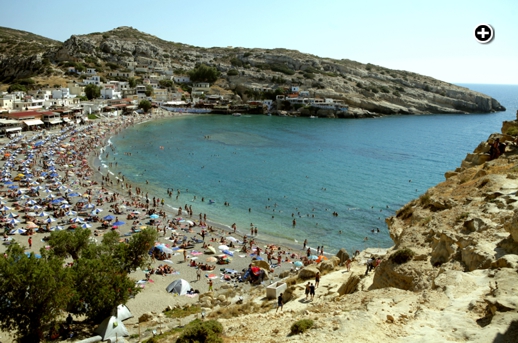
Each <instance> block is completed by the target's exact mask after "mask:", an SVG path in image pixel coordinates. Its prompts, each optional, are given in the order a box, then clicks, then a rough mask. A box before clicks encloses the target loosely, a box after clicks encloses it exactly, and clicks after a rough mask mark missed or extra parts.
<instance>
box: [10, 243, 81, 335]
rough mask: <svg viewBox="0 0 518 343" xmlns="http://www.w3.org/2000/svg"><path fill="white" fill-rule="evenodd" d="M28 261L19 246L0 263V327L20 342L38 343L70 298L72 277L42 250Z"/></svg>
mask: <svg viewBox="0 0 518 343" xmlns="http://www.w3.org/2000/svg"><path fill="white" fill-rule="evenodd" d="M41 254H42V257H41V258H36V257H35V256H34V254H31V255H30V256H29V257H28V256H27V255H25V253H24V252H23V248H21V247H20V246H19V245H18V244H13V245H11V246H9V248H8V250H7V258H2V259H0V275H1V276H2V277H1V278H0V287H1V288H0V289H2V295H1V296H0V327H1V328H2V330H4V331H11V332H13V331H16V334H17V335H18V336H19V338H20V341H21V342H39V341H40V340H41V339H42V338H43V334H44V330H43V329H44V328H45V327H50V326H52V325H54V324H55V323H56V321H57V318H58V316H60V315H61V311H62V310H64V309H65V308H66V305H67V303H68V302H69V300H70V299H71V297H72V295H73V288H72V285H73V282H72V273H71V270H70V268H63V264H64V259H63V258H60V257H58V256H57V255H54V254H51V253H49V252H47V251H45V249H42V251H41Z"/></svg>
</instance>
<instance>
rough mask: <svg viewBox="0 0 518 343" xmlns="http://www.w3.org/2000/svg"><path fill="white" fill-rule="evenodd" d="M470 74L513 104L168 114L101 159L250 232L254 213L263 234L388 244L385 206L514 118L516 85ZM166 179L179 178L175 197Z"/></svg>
mask: <svg viewBox="0 0 518 343" xmlns="http://www.w3.org/2000/svg"><path fill="white" fill-rule="evenodd" d="M463 86H466V87H469V88H471V89H474V90H477V91H480V92H482V93H485V94H489V95H491V96H493V97H494V98H496V99H497V100H498V101H500V103H502V105H504V106H505V107H506V108H507V111H506V112H499V113H493V114H470V115H422V116H390V117H384V118H378V119H360V120H340V119H306V118H289V117H275V116H272V117H268V116H242V117H233V116H222V115H200V116H188V117H176V118H167V119H162V120H158V121H151V122H147V123H143V124H140V125H137V126H135V127H132V128H130V129H128V130H126V131H124V132H123V133H121V134H120V135H118V136H115V137H112V138H111V141H112V143H113V145H114V147H115V149H116V155H115V156H114V157H115V160H114V159H113V158H112V154H110V159H109V161H104V163H106V162H115V161H116V162H118V166H117V167H114V168H111V172H113V173H115V174H117V173H118V172H122V174H124V175H125V177H126V181H129V182H131V183H133V184H140V187H141V188H142V189H144V190H147V191H148V192H149V195H150V197H152V196H156V197H159V198H166V204H167V205H168V206H172V207H178V206H184V205H185V204H188V205H192V208H193V211H194V217H195V218H198V214H199V213H200V212H201V213H206V214H207V218H208V219H209V220H212V221H214V222H218V223H221V224H223V225H228V226H230V225H231V224H232V223H236V224H237V227H238V230H239V231H241V232H242V233H244V234H246V233H249V232H250V231H249V229H250V224H251V223H253V225H254V226H257V228H258V231H259V235H258V238H263V239H271V240H276V241H279V242H283V243H291V244H296V245H300V246H301V245H302V242H303V241H304V239H307V240H308V243H309V245H310V246H311V247H316V246H321V245H324V246H325V251H326V252H331V253H333V252H336V251H337V250H338V249H340V248H341V247H345V248H347V249H348V250H353V251H354V250H356V249H364V248H366V247H389V246H391V245H392V241H391V240H390V238H389V235H388V231H387V227H386V225H385V222H384V220H385V218H386V217H388V216H391V215H393V214H394V212H395V211H396V210H397V209H399V208H400V207H402V206H403V205H404V204H405V203H407V202H408V201H410V200H412V199H413V198H416V197H418V196H419V195H420V194H422V193H424V192H425V191H426V189H428V188H429V187H431V186H434V185H435V184H437V183H439V182H441V181H444V172H446V171H448V170H453V169H455V168H456V167H458V166H460V163H461V161H462V159H464V157H465V156H466V153H469V152H472V151H473V150H474V149H475V147H476V146H477V145H478V144H479V143H480V142H481V141H483V140H486V139H487V138H488V136H489V135H490V134H491V133H493V132H499V131H500V128H501V126H502V122H503V121H504V120H513V119H515V118H516V117H515V114H516V110H517V109H518V86H508V85H463ZM206 136H210V138H209V139H207V138H205V137H206ZM160 146H164V147H165V149H163V150H161V149H160V148H159V147H160ZM124 152H132V156H128V155H126V154H124ZM146 180H148V181H149V184H146V182H145V181H146ZM167 188H173V189H174V192H175V195H173V197H172V198H168V197H167V193H166V189H167ZM177 189H180V191H181V194H180V196H179V199H178V200H176V199H175V198H176V191H177ZM194 196H196V200H193V199H194ZM202 197H204V198H205V201H204V202H202V201H201V198H202ZM209 199H211V200H213V201H215V203H213V204H209ZM224 202H229V203H230V206H224ZM249 209H250V210H249ZM333 212H337V213H338V216H333V215H332V213H333ZM292 216H293V217H292ZM293 218H295V219H296V226H295V227H293V225H292V220H293ZM373 228H379V229H380V233H378V234H373V233H371V230H372V229H373ZM340 230H341V231H342V233H341V234H340V233H339V231H340ZM366 236H368V237H369V240H368V241H367V243H365V242H364V238H365V237H366Z"/></svg>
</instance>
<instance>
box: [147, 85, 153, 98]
mask: <svg viewBox="0 0 518 343" xmlns="http://www.w3.org/2000/svg"><path fill="white" fill-rule="evenodd" d="M153 92H154V90H153V87H152V86H151V85H147V86H146V92H145V93H146V96H152V95H153Z"/></svg>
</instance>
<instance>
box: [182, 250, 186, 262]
mask: <svg viewBox="0 0 518 343" xmlns="http://www.w3.org/2000/svg"><path fill="white" fill-rule="evenodd" d="M183 261H184V262H187V251H186V250H184V251H183Z"/></svg>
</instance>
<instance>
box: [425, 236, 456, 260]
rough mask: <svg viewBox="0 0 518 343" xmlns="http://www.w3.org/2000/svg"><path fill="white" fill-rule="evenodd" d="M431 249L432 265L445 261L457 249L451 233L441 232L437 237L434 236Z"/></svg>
mask: <svg viewBox="0 0 518 343" xmlns="http://www.w3.org/2000/svg"><path fill="white" fill-rule="evenodd" d="M432 249H433V250H432V258H431V259H430V262H431V263H432V265H436V264H443V263H446V262H448V261H449V260H450V258H451V257H452V256H453V254H454V253H455V252H456V251H457V245H456V244H455V238H454V237H453V235H452V234H451V233H449V232H448V233H444V232H443V233H441V234H440V235H439V237H438V238H437V237H434V242H433V243H432Z"/></svg>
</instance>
